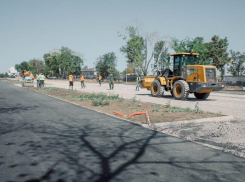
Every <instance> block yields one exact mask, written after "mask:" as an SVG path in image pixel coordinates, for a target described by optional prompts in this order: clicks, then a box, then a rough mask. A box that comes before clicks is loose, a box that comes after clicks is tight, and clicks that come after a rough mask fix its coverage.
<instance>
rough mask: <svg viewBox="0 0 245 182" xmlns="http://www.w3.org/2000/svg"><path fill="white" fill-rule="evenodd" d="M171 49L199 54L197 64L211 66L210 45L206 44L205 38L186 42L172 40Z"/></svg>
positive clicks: (185, 40) (188, 39) (186, 40)
mask: <svg viewBox="0 0 245 182" xmlns="http://www.w3.org/2000/svg"><path fill="white" fill-rule="evenodd" d="M171 48H172V49H173V50H174V51H175V52H176V53H178V52H191V51H192V50H194V52H196V53H199V54H200V55H199V57H198V60H197V64H199V65H203V64H210V61H211V60H210V59H209V56H208V54H207V53H208V51H209V43H204V39H203V37H196V38H194V39H190V38H188V37H187V38H186V39H184V40H181V41H180V40H178V39H176V38H173V39H172V42H171Z"/></svg>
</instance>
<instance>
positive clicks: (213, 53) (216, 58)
mask: <svg viewBox="0 0 245 182" xmlns="http://www.w3.org/2000/svg"><path fill="white" fill-rule="evenodd" d="M228 45H229V44H228V40H227V38H226V37H225V38H224V39H221V38H219V36H217V35H214V36H213V37H212V39H211V42H210V43H209V46H208V52H207V55H208V57H209V58H210V59H211V63H212V65H214V66H216V67H217V69H219V71H220V73H221V80H222V81H223V80H224V74H225V65H226V64H227V63H229V62H230V60H231V58H229V53H228V52H227V49H228Z"/></svg>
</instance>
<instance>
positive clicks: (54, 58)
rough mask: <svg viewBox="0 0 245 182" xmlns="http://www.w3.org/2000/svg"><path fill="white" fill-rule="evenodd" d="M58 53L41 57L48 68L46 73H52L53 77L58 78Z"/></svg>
mask: <svg viewBox="0 0 245 182" xmlns="http://www.w3.org/2000/svg"><path fill="white" fill-rule="evenodd" d="M59 57H60V53H57V52H53V53H47V54H44V55H43V59H44V62H45V65H46V66H47V68H48V71H50V72H52V73H53V74H54V75H55V76H59V75H60V74H59V71H60V69H59V68H60V64H59Z"/></svg>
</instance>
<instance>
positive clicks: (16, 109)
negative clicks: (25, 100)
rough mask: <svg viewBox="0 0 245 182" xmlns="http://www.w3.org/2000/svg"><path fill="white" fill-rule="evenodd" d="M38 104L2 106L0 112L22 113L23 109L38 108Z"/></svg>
mask: <svg viewBox="0 0 245 182" xmlns="http://www.w3.org/2000/svg"><path fill="white" fill-rule="evenodd" d="M37 108H38V106H14V107H0V114H5V113H20V112H23V111H28V110H33V109H37Z"/></svg>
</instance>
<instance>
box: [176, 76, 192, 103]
mask: <svg viewBox="0 0 245 182" xmlns="http://www.w3.org/2000/svg"><path fill="white" fill-rule="evenodd" d="M189 91H190V88H189V85H188V83H187V82H186V81H184V80H178V81H176V82H175V83H174V86H173V96H174V98H175V99H177V100H186V99H187V98H188V96H189Z"/></svg>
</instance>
